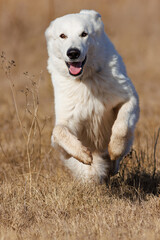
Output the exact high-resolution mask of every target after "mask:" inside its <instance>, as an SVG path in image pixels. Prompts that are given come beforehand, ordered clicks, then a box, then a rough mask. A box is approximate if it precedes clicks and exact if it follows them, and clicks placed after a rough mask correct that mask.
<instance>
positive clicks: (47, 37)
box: [45, 21, 54, 41]
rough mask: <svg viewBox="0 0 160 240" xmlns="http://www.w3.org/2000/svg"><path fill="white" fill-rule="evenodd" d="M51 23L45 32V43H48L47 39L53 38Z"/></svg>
mask: <svg viewBox="0 0 160 240" xmlns="http://www.w3.org/2000/svg"><path fill="white" fill-rule="evenodd" d="M53 22H54V21H52V22H51V23H50V25H49V27H48V28H47V29H46V31H45V37H46V40H47V41H49V39H50V38H51V37H53Z"/></svg>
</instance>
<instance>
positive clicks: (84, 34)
mask: <svg viewBox="0 0 160 240" xmlns="http://www.w3.org/2000/svg"><path fill="white" fill-rule="evenodd" d="M87 35H88V33H86V32H82V33H81V35H80V36H81V37H86V36H87Z"/></svg>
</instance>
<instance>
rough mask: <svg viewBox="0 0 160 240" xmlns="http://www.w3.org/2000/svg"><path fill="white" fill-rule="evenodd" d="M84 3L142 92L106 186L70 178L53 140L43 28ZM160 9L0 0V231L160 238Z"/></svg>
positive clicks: (20, 235) (24, 235) (4, 234)
mask: <svg viewBox="0 0 160 240" xmlns="http://www.w3.org/2000/svg"><path fill="white" fill-rule="evenodd" d="M84 8H93V9H95V10H97V11H99V12H100V13H101V15H102V18H103V21H104V23H105V28H106V32H107V33H108V35H109V37H110V38H111V40H112V41H113V42H114V43H115V45H116V48H117V49H118V51H119V52H120V54H121V55H122V56H123V58H124V61H125V63H126V66H127V70H128V74H129V76H130V77H131V79H132V81H133V82H134V84H135V86H136V89H137V91H138V93H139V96H140V106H141V117H140V121H139V123H138V125H137V129H136V134H135V142H134V146H133V151H132V154H131V155H130V156H127V157H126V158H125V159H124V160H123V162H122V163H121V170H120V173H119V174H117V176H115V177H113V178H112V179H111V181H110V182H109V183H108V185H107V186H106V185H103V184H102V185H96V184H95V185H87V184H81V183H79V182H77V181H76V180H75V179H73V177H72V176H71V175H70V173H69V172H68V171H67V170H66V169H65V168H64V167H63V166H62V164H61V162H60V161H59V158H58V154H57V153H56V152H55V151H54V150H53V149H52V148H51V146H50V136H51V132H52V128H53V123H54V111H53V93H52V92H53V90H52V86H51V82H50V76H49V74H48V73H47V70H46V64H47V51H46V43H45V38H44V31H45V29H46V27H47V26H48V25H49V22H50V21H51V20H52V19H54V18H55V17H57V16H61V15H64V14H66V13H71V12H77V11H79V10H80V9H84ZM159 9H160V2H159V1H158V0H152V1H150V0H141V1H138V0H135V1H132V0H123V1H122V0H118V1H111V0H107V1H105V0H100V1H94V0H92V1H91V0H87V1H83V0H81V1H80V0H74V1H73V0H68V1H63V0H60V1H58V0H54V1H53V0H47V1H42V0H35V1H30V0H28V1H27V0H26V1H25V0H24V1H20V0H14V1H12V0H0V31H1V34H0V53H1V68H0V84H1V85H0V103H1V108H0V239H3V240H10V239H12V240H17V239H39V240H41V239H48V240H50V239H71V240H72V239H79V240H80V239H101V240H103V239H104V240H105V239H160V237H159V236H160V200H159V194H160V172H159V169H160V151H159V149H160V141H159V134H160V133H159V130H158V129H159V127H160V120H159V118H160V90H159V87H160V73H159V66H160V57H159V53H160V44H159V39H160V28H159V22H160V14H159ZM14 61H15V62H14Z"/></svg>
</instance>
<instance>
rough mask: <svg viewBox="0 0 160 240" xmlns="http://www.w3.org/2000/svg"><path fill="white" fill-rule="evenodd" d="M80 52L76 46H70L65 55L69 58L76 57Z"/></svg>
mask: <svg viewBox="0 0 160 240" xmlns="http://www.w3.org/2000/svg"><path fill="white" fill-rule="evenodd" d="M80 54H81V52H80V51H79V49H77V48H70V49H68V51H67V56H68V57H69V58H70V59H77V58H79V56H80Z"/></svg>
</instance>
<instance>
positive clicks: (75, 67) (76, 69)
mask: <svg viewBox="0 0 160 240" xmlns="http://www.w3.org/2000/svg"><path fill="white" fill-rule="evenodd" d="M81 70H82V63H81V62H77V63H70V66H69V71H70V73H71V74H73V75H77V74H79V73H80V72H81Z"/></svg>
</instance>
